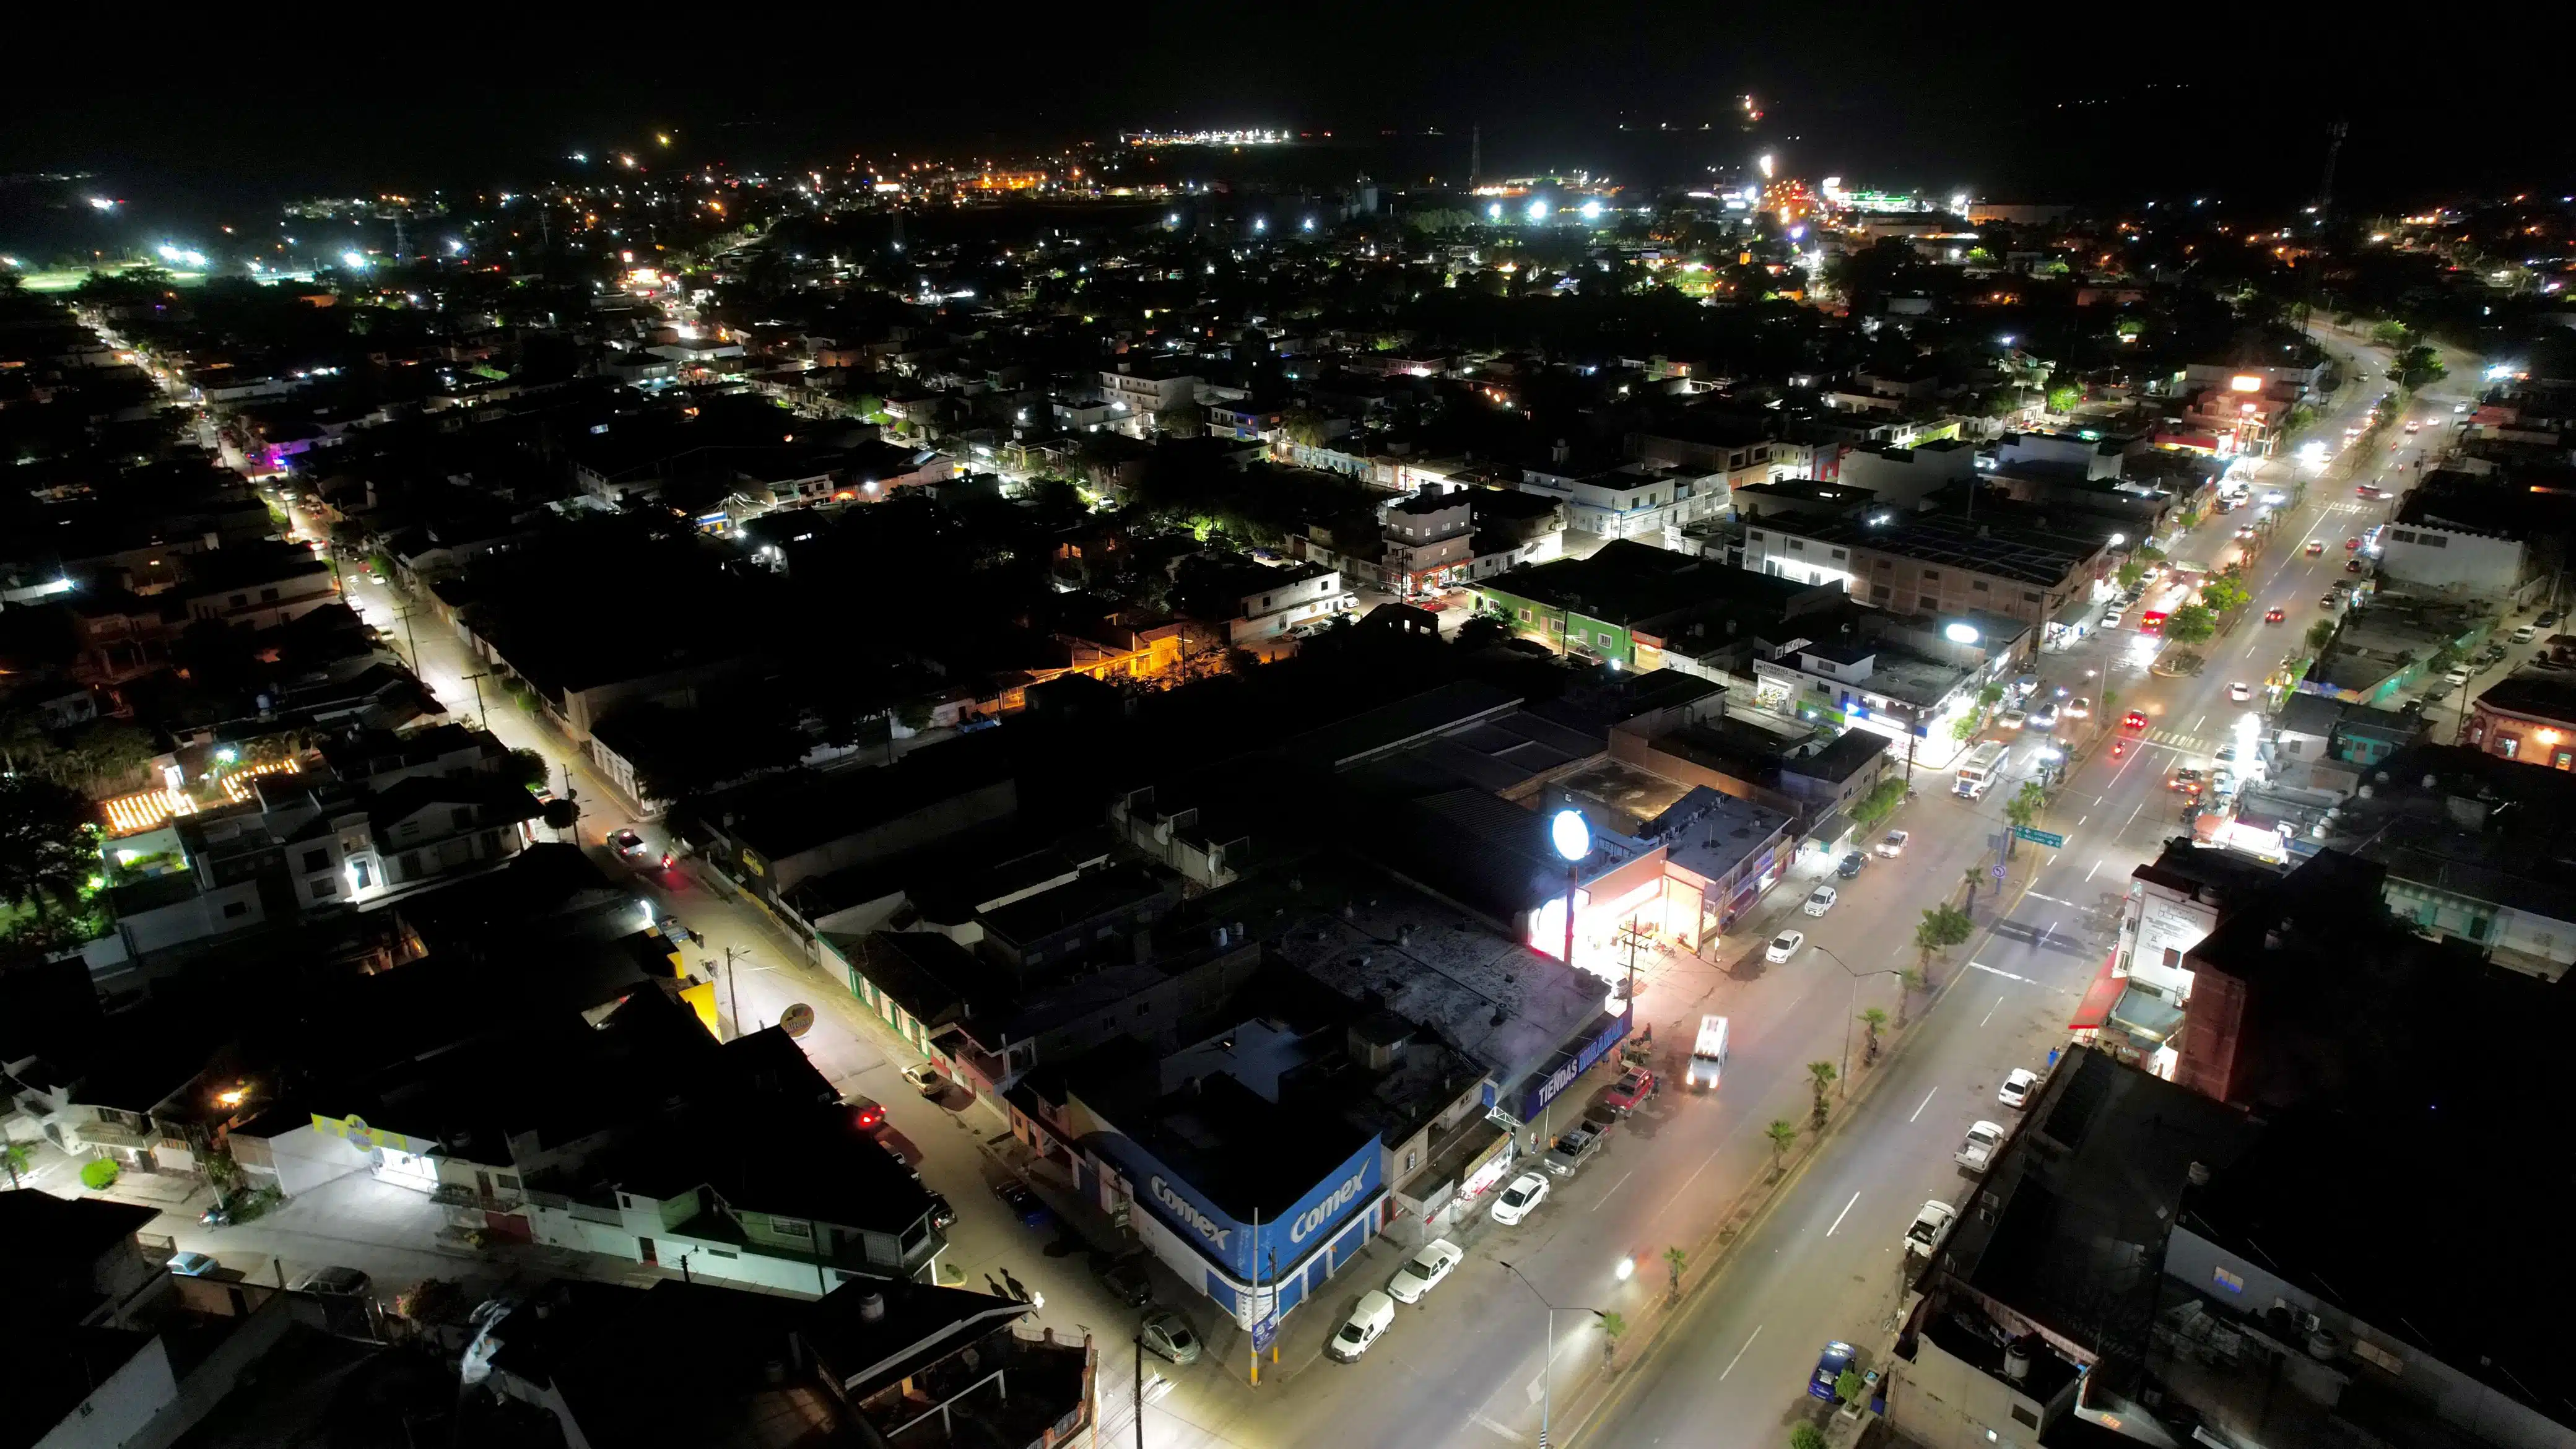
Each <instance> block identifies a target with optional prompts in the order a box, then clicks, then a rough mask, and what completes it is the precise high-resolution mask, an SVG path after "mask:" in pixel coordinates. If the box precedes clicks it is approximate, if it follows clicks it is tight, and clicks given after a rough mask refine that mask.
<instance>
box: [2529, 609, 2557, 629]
mask: <svg viewBox="0 0 2576 1449" xmlns="http://www.w3.org/2000/svg"><path fill="white" fill-rule="evenodd" d="M2531 622H2533V623H2535V624H2538V625H2539V626H2540V627H2541V628H2543V629H2546V628H2548V627H2549V626H2550V625H2552V624H2555V623H2557V622H2558V611H2557V610H2556V609H2551V610H2549V611H2548V612H2547V613H2544V614H2542V615H2541V616H2540V617H2539V618H2537V619H2534V620H2532V621H2531Z"/></svg>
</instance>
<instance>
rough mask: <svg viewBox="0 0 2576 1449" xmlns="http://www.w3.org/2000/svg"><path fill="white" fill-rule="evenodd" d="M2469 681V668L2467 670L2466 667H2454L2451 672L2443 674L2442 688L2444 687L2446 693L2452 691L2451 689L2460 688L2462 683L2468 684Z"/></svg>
mask: <svg viewBox="0 0 2576 1449" xmlns="http://www.w3.org/2000/svg"><path fill="white" fill-rule="evenodd" d="M2468 682H2469V671H2467V670H2465V669H2453V670H2451V671H2450V672H2449V673H2447V674H2445V675H2443V676H2442V689H2443V691H2444V692H2445V693H2447V692H2449V691H2451V690H2454V689H2457V688H2459V687H2460V686H2461V685H2463V684H2466V683H2468Z"/></svg>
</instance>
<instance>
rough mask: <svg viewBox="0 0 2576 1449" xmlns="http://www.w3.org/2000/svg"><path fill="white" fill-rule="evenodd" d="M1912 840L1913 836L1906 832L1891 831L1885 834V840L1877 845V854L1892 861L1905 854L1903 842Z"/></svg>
mask: <svg viewBox="0 0 2576 1449" xmlns="http://www.w3.org/2000/svg"><path fill="white" fill-rule="evenodd" d="M1913 838H1914V837H1913V835H1912V834H1911V833H1909V832H1907V831H1903V830H1891V831H1889V832H1887V838H1886V839H1885V840H1882V841H1880V842H1879V843H1878V853H1879V854H1881V855H1883V856H1886V857H1887V858H1888V859H1890V860H1894V859H1895V858H1896V857H1898V856H1900V855H1903V854H1904V853H1905V842H1907V841H1909V840H1912V839H1913Z"/></svg>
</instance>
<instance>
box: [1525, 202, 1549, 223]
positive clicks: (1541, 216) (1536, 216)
mask: <svg viewBox="0 0 2576 1449" xmlns="http://www.w3.org/2000/svg"><path fill="white" fill-rule="evenodd" d="M1547 212H1548V206H1547V203H1546V202H1544V201H1533V202H1531V203H1530V204H1529V219H1530V220H1532V221H1545V220H1547Z"/></svg>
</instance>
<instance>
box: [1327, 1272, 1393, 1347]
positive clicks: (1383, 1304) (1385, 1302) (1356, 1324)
mask: <svg viewBox="0 0 2576 1449" xmlns="http://www.w3.org/2000/svg"><path fill="white" fill-rule="evenodd" d="M1394 1325H1395V1300H1394V1299H1392V1298H1389V1297H1387V1296H1386V1295H1385V1294H1383V1293H1380V1292H1378V1291H1377V1290H1376V1289H1370V1290H1369V1291H1368V1292H1366V1293H1363V1294H1361V1295H1360V1301H1359V1306H1358V1307H1356V1308H1353V1309H1352V1310H1351V1316H1350V1317H1348V1318H1345V1319H1343V1320H1342V1326H1341V1327H1340V1328H1339V1329H1337V1330H1335V1331H1334V1334H1333V1341H1332V1342H1330V1343H1328V1344H1325V1345H1324V1352H1325V1353H1327V1354H1329V1355H1331V1356H1332V1357H1334V1358H1337V1359H1340V1360H1341V1361H1342V1362H1344V1363H1349V1362H1350V1361H1351V1360H1353V1359H1355V1358H1358V1357H1359V1356H1360V1355H1361V1354H1364V1353H1366V1352H1368V1350H1369V1345H1370V1344H1372V1343H1375V1342H1377V1341H1378V1340H1379V1339H1381V1338H1383V1337H1385V1336H1386V1331H1387V1330H1388V1329H1389V1328H1392V1327H1393V1326H1394Z"/></svg>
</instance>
